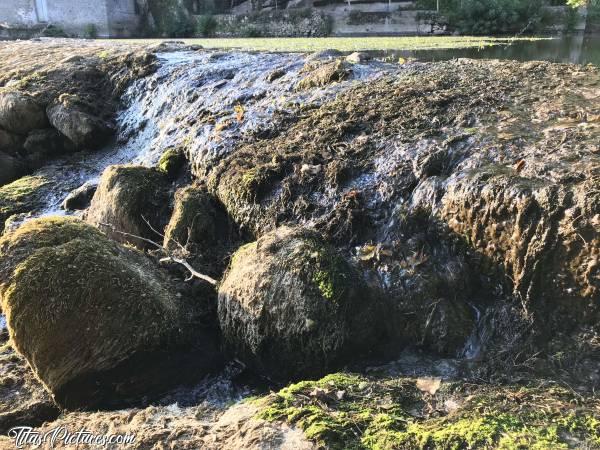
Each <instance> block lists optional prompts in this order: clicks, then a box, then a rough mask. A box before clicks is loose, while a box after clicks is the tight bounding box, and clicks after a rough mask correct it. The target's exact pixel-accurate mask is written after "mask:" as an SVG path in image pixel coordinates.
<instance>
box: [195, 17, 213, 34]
mask: <svg viewBox="0 0 600 450" xmlns="http://www.w3.org/2000/svg"><path fill="white" fill-rule="evenodd" d="M217 25H218V23H217V21H216V19H215V18H214V17H213V16H211V15H204V16H200V17H198V19H197V21H196V34H198V35H199V36H204V37H209V36H213V35H214V34H215V31H216V30H217Z"/></svg>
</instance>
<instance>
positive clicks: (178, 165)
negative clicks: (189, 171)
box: [158, 148, 186, 180]
mask: <svg viewBox="0 0 600 450" xmlns="http://www.w3.org/2000/svg"><path fill="white" fill-rule="evenodd" d="M185 163H186V159H185V154H184V153H183V150H182V149H180V148H169V149H167V150H166V151H165V152H164V153H163V154H162V156H161V157H160V160H159V161H158V169H159V170H160V171H161V172H162V173H164V174H165V175H166V176H167V177H168V178H169V179H171V180H173V179H175V178H177V174H178V173H179V172H180V171H181V169H182V168H183V166H184V165H185Z"/></svg>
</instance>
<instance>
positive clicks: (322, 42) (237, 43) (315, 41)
mask: <svg viewBox="0 0 600 450" xmlns="http://www.w3.org/2000/svg"><path fill="white" fill-rule="evenodd" d="M542 39H547V38H537V37H519V38H493V37H476V36H396V37H389V36H388V37H361V38H351V37H348V38H345V37H339V38H336V37H331V38H286V39H278V38H250V39H248V38H244V39H242V38H232V39H183V40H182V41H183V42H185V43H186V44H190V45H201V46H203V47H204V48H215V49H217V48H219V49H241V50H254V51H275V52H314V51H321V50H328V49H336V50H339V51H345V52H352V51H367V50H384V51H385V50H443V49H453V48H484V47H488V46H492V45H506V44H508V43H511V42H516V41H523V40H525V41H530V40H542ZM127 42H136V41H135V40H133V41H131V40H129V41H127ZM138 42H143V43H150V42H152V40H148V39H144V40H143V41H138ZM156 42H157V43H159V42H162V41H161V40H158V39H157V40H156Z"/></svg>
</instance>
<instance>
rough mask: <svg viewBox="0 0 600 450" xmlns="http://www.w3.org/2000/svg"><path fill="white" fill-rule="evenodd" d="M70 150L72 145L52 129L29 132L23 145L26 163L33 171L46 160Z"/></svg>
mask: <svg viewBox="0 0 600 450" xmlns="http://www.w3.org/2000/svg"><path fill="white" fill-rule="evenodd" d="M72 148H73V144H72V143H71V142H70V141H69V140H68V139H66V138H65V137H64V136H63V135H61V134H60V133H59V132H58V131H56V130H55V129H52V128H48V129H45V130H33V131H31V132H30V133H29V134H28V135H27V139H25V143H24V144H23V152H24V154H25V157H26V159H27V163H28V165H29V167H30V168H31V169H33V170H35V169H39V168H40V167H42V166H43V165H44V164H45V163H46V162H47V161H48V159H50V158H53V157H56V156H58V155H60V154H61V153H64V152H65V151H68V150H71V149H72Z"/></svg>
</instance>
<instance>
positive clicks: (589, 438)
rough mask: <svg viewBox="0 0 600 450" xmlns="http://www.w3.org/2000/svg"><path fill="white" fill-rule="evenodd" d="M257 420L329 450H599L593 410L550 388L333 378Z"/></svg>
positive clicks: (289, 395) (295, 390)
mask: <svg viewBox="0 0 600 450" xmlns="http://www.w3.org/2000/svg"><path fill="white" fill-rule="evenodd" d="M255 403H256V404H257V405H258V407H259V410H260V412H259V414H258V417H259V418H261V419H265V420H269V421H286V422H288V423H290V424H293V425H296V426H298V427H300V428H301V429H302V430H303V431H304V433H305V435H306V436H307V437H308V438H309V439H311V440H313V441H314V442H316V443H317V444H318V445H319V446H323V447H327V448H331V449H402V450H417V449H422V450H426V449H427V450H432V449H444V450H458V449H466V448H469V449H511V450H516V449H539V450H542V449H567V448H574V446H576V447H577V448H598V446H600V413H599V412H598V406H599V404H600V403H599V402H598V400H597V399H596V398H595V397H594V398H588V399H585V398H583V397H580V396H579V395H578V394H576V393H574V392H573V391H570V390H567V389H564V388H560V387H556V386H545V387H523V386H489V385H480V384H471V383H463V382H449V383H444V382H442V384H441V386H440V388H439V390H437V392H435V393H434V394H433V395H432V394H431V393H427V392H424V391H422V390H421V389H419V388H418V387H417V380H415V379H411V378H368V377H365V376H361V375H354V374H347V373H337V374H333V375H328V376H326V377H324V378H322V379H320V380H317V381H303V382H300V383H296V384H292V385H290V386H288V387H286V388H284V389H282V390H281V391H279V392H278V393H275V394H271V395H269V396H267V397H265V398H262V399H258V400H255Z"/></svg>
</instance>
